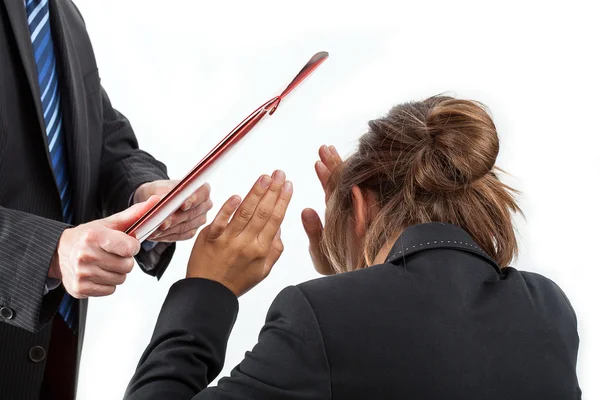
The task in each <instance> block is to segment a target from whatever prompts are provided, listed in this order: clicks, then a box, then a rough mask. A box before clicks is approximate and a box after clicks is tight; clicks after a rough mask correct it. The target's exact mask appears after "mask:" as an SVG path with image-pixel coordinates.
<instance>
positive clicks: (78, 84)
mask: <svg viewBox="0 0 600 400" xmlns="http://www.w3.org/2000/svg"><path fill="white" fill-rule="evenodd" d="M64 8H65V3H64V2H61V1H55V0H51V1H50V23H51V29H52V39H53V40H54V47H55V52H56V60H57V63H58V71H59V82H60V90H61V95H62V96H61V97H62V113H63V129H64V134H65V140H66V142H67V157H68V160H69V166H70V168H69V171H70V176H71V193H72V199H73V200H72V204H73V222H74V223H82V222H85V221H84V219H85V215H83V210H85V209H86V204H85V202H86V198H87V194H88V193H89V186H90V179H89V176H90V166H89V145H88V135H87V130H86V119H85V117H86V108H85V104H86V96H85V88H84V83H83V76H82V71H81V67H80V65H79V58H78V54H77V48H76V47H75V43H74V38H73V35H72V33H71V32H70V30H69V24H68V20H67V16H66V13H65V10H64Z"/></svg>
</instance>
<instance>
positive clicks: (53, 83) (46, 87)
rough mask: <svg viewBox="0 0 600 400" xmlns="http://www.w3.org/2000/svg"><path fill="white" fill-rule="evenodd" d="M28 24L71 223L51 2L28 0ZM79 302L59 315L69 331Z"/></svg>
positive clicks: (65, 303)
mask: <svg viewBox="0 0 600 400" xmlns="http://www.w3.org/2000/svg"><path fill="white" fill-rule="evenodd" d="M25 8H26V9H27V22H28V23H29V32H30V34H31V43H32V45H33V54H34V57H35V63H36V65H37V71H38V83H39V87H40V95H41V98H40V100H41V103H42V111H43V113H44V124H45V130H46V136H47V139H48V148H49V150H50V159H51V160H52V168H53V171H54V176H55V178H56V184H57V187H58V190H59V193H60V200H61V203H62V212H63V217H64V221H65V222H67V223H71V222H72V219H73V212H72V208H71V191H70V188H69V170H68V166H67V157H66V154H65V151H66V145H65V135H64V132H63V116H62V112H61V98H60V91H59V88H58V76H57V75H58V72H57V66H56V58H55V57H54V43H53V42H52V35H51V32H50V9H49V7H48V0H25ZM74 305H75V299H74V298H73V297H71V296H70V295H69V294H68V293H67V294H65V297H64V298H63V300H62V302H61V304H60V306H59V309H58V313H59V314H60V315H61V316H62V317H63V319H64V320H65V322H66V323H67V325H68V326H69V328H71V329H73V327H74V326H75V323H76V321H77V315H76V312H74V307H73V306H74Z"/></svg>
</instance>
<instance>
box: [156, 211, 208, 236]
mask: <svg viewBox="0 0 600 400" xmlns="http://www.w3.org/2000/svg"><path fill="white" fill-rule="evenodd" d="M205 223H206V214H200V215H198V216H197V217H195V218H194V219H192V220H189V221H185V222H182V223H180V224H179V225H176V226H174V227H172V228H169V229H167V230H166V231H160V232H157V233H158V234H157V235H154V236H153V237H152V239H151V240H152V241H154V242H163V241H164V238H166V237H168V236H175V235H181V234H183V233H188V232H190V231H193V232H197V231H198V228H200V227H201V226H202V225H204V224H205Z"/></svg>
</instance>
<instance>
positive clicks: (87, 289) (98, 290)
mask: <svg viewBox="0 0 600 400" xmlns="http://www.w3.org/2000/svg"><path fill="white" fill-rule="evenodd" d="M66 289H67V292H68V293H69V294H70V295H71V296H73V297H75V298H76V299H87V298H88V297H103V296H110V295H111V294H113V293H114V292H115V290H116V289H117V287H116V286H115V285H99V284H97V283H94V282H83V283H80V284H77V285H75V286H74V287H71V288H66Z"/></svg>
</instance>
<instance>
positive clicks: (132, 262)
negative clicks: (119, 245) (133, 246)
mask: <svg viewBox="0 0 600 400" xmlns="http://www.w3.org/2000/svg"><path fill="white" fill-rule="evenodd" d="M134 265H135V260H134V259H133V257H130V258H128V259H127V260H125V271H127V273H129V272H131V271H132V270H133V267H134Z"/></svg>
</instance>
